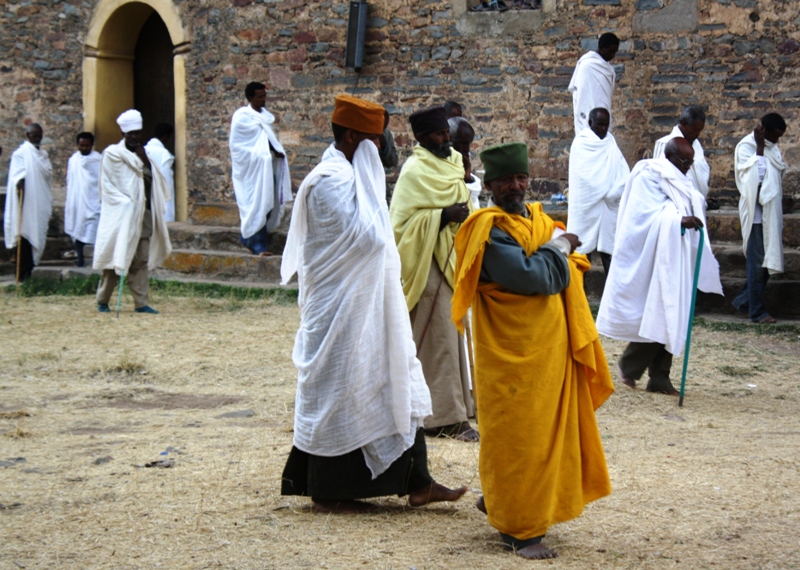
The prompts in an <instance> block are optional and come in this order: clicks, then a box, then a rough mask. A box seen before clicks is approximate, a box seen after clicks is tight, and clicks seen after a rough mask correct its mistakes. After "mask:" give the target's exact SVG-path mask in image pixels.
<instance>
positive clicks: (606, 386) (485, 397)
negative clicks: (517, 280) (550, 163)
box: [453, 203, 614, 540]
mask: <svg viewBox="0 0 800 570" xmlns="http://www.w3.org/2000/svg"><path fill="white" fill-rule="evenodd" d="M528 211H529V213H530V218H527V219H526V218H524V217H522V216H515V215H510V214H507V213H505V212H504V211H503V210H501V209H500V208H488V209H484V210H479V211H478V212H476V213H474V214H473V215H472V216H470V217H469V218H468V219H467V221H466V222H464V224H463V225H462V227H461V230H460V231H459V232H458V235H457V236H456V246H455V250H456V259H457V260H458V264H457V269H456V275H457V280H456V286H455V292H454V295H453V321H454V322H455V323H456V325H457V326H460V322H461V320H462V318H463V317H464V316H465V315H466V312H467V309H468V308H469V306H470V305H471V306H472V308H473V319H474V324H475V332H474V335H473V339H474V343H475V361H476V362H475V363H476V373H475V388H476V404H477V407H478V409H479V410H480V416H479V418H480V431H481V449H480V474H481V484H482V487H483V492H484V498H485V501H486V507H487V509H488V512H489V522H490V523H491V524H492V525H493V526H494V527H495V528H497V529H498V530H500V532H503V533H506V534H510V535H512V536H514V537H516V538H519V539H523V540H524V539H527V538H532V537H535V536H541V535H543V534H545V533H546V532H547V529H548V528H549V527H550V526H551V525H552V524H555V523H558V522H562V521H566V520H569V519H572V518H574V517H576V516H578V515H579V514H580V513H581V511H582V510H583V507H584V506H585V505H586V504H587V503H589V502H591V501H593V500H595V499H598V498H600V497H603V496H605V495H607V494H609V493H610V492H611V484H610V482H609V477H608V469H607V467H606V462H605V456H604V454H603V446H602V443H601V440H600V434H599V431H598V428H597V421H596V419H595V416H594V410H595V409H597V408H598V407H599V406H600V405H602V403H603V402H604V401H605V400H606V399H607V398H608V396H610V395H611V394H612V393H613V391H614V385H613V382H612V379H611V374H610V372H609V370H608V364H607V363H606V359H605V354H604V352H603V348H602V346H601V344H600V341H599V338H598V334H597V330H596V328H595V326H594V321H593V319H592V315H591V312H590V310H589V304H588V302H587V300H586V295H585V294H584V291H583V272H585V271H586V270H588V269H589V261H588V259H587V258H586V256H584V255H580V254H572V255H570V257H569V260H568V261H569V267H570V285H569V287H567V289H565V290H564V291H563V292H562V293H560V294H558V295H518V294H515V293H511V292H510V291H508V290H505V289H503V288H502V287H500V286H499V285H497V284H495V283H487V282H480V280H479V277H480V271H481V266H482V263H483V255H484V251H485V248H486V244H487V242H488V241H489V232H490V231H491V229H492V227H497V228H499V229H501V230H503V231H504V232H506V233H508V234H509V235H510V236H511V237H513V238H514V239H515V240H516V241H517V243H519V244H520V245H521V246H522V247H523V248H524V249H525V251H526V253H527V254H528V255H530V254H531V253H533V252H534V251H536V250H537V249H538V248H539V247H540V246H542V245H544V244H545V243H547V242H548V241H549V240H550V239H551V237H552V234H553V230H554V228H555V227H557V226H558V227H563V225H562V224H560V223H557V222H554V221H553V220H552V219H551V218H550V217H549V216H547V215H545V214H544V212H543V211H542V206H541V204H538V203H536V204H530V205H528Z"/></svg>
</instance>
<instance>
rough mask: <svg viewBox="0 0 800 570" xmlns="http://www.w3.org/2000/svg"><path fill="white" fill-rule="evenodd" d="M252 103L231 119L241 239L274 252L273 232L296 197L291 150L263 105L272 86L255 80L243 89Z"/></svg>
mask: <svg viewBox="0 0 800 570" xmlns="http://www.w3.org/2000/svg"><path fill="white" fill-rule="evenodd" d="M244 94H245V97H247V103H248V104H247V105H245V106H244V107H241V108H240V109H237V111H236V112H235V113H234V114H233V118H232V119H231V135H230V139H229V141H228V144H229V146H230V150H231V167H232V178H233V192H234V194H235V195H236V204H237V205H238V206H239V218H240V219H241V232H242V235H241V237H240V238H239V241H240V243H241V244H242V245H243V246H245V247H246V248H247V249H249V250H250V252H251V253H252V254H253V255H271V253H270V252H269V233H270V232H272V231H274V230H275V229H276V228H277V227H278V224H280V222H281V215H282V214H283V206H284V204H285V203H286V202H289V201H290V200H291V199H292V179H291V178H290V176H289V161H288V159H287V158H286V151H285V150H284V149H283V146H282V145H281V143H280V142H279V141H278V137H276V136H275V132H274V131H273V130H272V125H273V124H274V123H275V115H273V114H272V113H270V112H269V111H267V110H266V109H265V108H264V103H265V102H266V100H267V87H266V85H264V84H263V83H258V82H255V81H253V82H251V83H248V84H247V87H245V90H244Z"/></svg>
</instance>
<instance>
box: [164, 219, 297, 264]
mask: <svg viewBox="0 0 800 570" xmlns="http://www.w3.org/2000/svg"><path fill="white" fill-rule="evenodd" d="M237 215H238V214H237ZM167 225H168V227H169V239H170V242H171V243H172V248H173V249H192V250H197V251H230V252H234V253H241V254H247V253H249V252H248V250H247V248H246V247H244V246H243V245H242V244H241V243H240V242H239V237H240V234H239V227H238V226H237V227H235V228H234V227H230V226H204V225H198V224H194V223H191V222H172V223H170V224H167ZM284 245H286V234H285V233H284V232H282V231H281V229H280V228H279V230H278V231H277V232H276V233H274V234H270V236H269V250H270V251H271V252H272V253H275V254H278V255H280V254H281V253H283V247H284Z"/></svg>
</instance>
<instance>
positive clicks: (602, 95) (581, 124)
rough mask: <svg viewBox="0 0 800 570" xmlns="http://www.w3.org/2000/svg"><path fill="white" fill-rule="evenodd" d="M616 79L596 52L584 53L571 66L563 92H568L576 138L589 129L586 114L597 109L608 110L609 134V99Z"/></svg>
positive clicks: (611, 69)
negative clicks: (572, 67)
mask: <svg viewBox="0 0 800 570" xmlns="http://www.w3.org/2000/svg"><path fill="white" fill-rule="evenodd" d="M616 78H617V74H616V72H615V71H614V66H612V65H611V64H610V63H608V62H607V61H606V60H604V59H603V58H602V57H601V56H600V54H599V53H597V52H596V51H589V52H586V53H585V54H583V55H582V56H581V58H580V59H579V60H578V63H576V64H575V71H573V72H572V79H570V82H569V85H568V86H567V91H570V92H571V93H572V111H573V114H574V117H575V134H576V135H577V134H578V133H580V132H581V131H582V130H583V129H585V128H586V127H588V126H589V112H590V111H591V110H592V109H596V108H597V107H602V108H604V109H606V110H607V111H608V130H609V132H610V131H611V125H612V118H613V117H612V116H611V97H612V95H613V94H614V81H616Z"/></svg>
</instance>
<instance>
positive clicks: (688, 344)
mask: <svg viewBox="0 0 800 570" xmlns="http://www.w3.org/2000/svg"><path fill="white" fill-rule="evenodd" d="M699 231H700V241H699V243H698V245H697V261H695V263H694V281H693V283H692V305H691V307H690V308H689V330H687V331H686V347H685V348H684V353H685V354H684V355H683V373H682V374H681V394H680V397H679V398H678V407H679V408H682V407H683V392H684V390H685V389H686V369H687V368H688V366H689V348H690V347H691V344H692V326H694V305H695V302H696V301H697V281H698V280H699V278H700V260H701V259H702V258H703V243H704V242H705V237H706V230H705V228H700V230H699ZM685 233H686V228H681V235H683V234H685Z"/></svg>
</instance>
